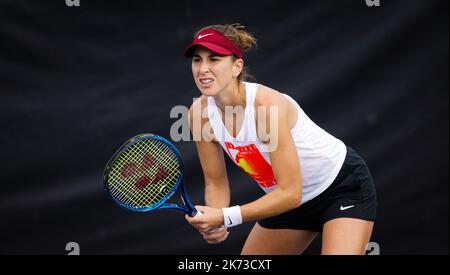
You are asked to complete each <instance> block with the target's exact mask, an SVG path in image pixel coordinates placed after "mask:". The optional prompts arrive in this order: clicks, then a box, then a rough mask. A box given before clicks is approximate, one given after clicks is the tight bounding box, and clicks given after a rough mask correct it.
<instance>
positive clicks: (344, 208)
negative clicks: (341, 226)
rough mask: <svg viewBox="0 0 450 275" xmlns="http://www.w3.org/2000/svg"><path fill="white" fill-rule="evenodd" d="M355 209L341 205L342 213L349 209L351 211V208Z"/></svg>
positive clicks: (351, 206)
mask: <svg viewBox="0 0 450 275" xmlns="http://www.w3.org/2000/svg"><path fill="white" fill-rule="evenodd" d="M353 207H355V206H354V205H350V206H342V205H341V211H344V210H347V209H350V208H353Z"/></svg>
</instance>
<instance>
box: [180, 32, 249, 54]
mask: <svg viewBox="0 0 450 275" xmlns="http://www.w3.org/2000/svg"><path fill="white" fill-rule="evenodd" d="M195 46H203V47H205V48H207V49H208V50H210V51H213V52H215V53H217V54H220V55H224V56H228V55H233V54H234V55H236V57H237V58H239V59H242V50H241V49H240V48H239V47H238V46H237V45H236V44H235V43H234V42H233V41H231V40H230V39H228V38H227V37H226V36H225V35H223V34H222V33H221V32H219V31H216V30H213V29H204V30H202V31H201V32H200V33H199V34H197V36H196V37H195V39H194V42H193V43H192V44H191V45H189V46H188V47H187V48H186V50H184V55H185V56H186V57H192V56H193V55H194V48H195Z"/></svg>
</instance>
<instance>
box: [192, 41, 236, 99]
mask: <svg viewBox="0 0 450 275" xmlns="http://www.w3.org/2000/svg"><path fill="white" fill-rule="evenodd" d="M242 64H243V61H242V60H241V59H238V60H235V58H233V56H221V55H218V54H216V53H214V52H212V51H209V50H207V49H206V48H203V47H198V49H197V50H196V51H195V52H194V57H193V58H192V74H193V76H194V80H195V84H197V87H198V89H199V90H200V92H201V93H202V94H203V95H205V96H215V95H217V94H218V93H219V92H221V91H222V90H224V89H225V88H227V87H229V85H230V84H231V83H233V80H235V79H237V77H238V76H239V74H240V73H241V71H242Z"/></svg>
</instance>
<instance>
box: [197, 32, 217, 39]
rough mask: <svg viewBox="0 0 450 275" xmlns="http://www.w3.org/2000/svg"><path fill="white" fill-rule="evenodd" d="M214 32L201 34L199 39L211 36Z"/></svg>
mask: <svg viewBox="0 0 450 275" xmlns="http://www.w3.org/2000/svg"><path fill="white" fill-rule="evenodd" d="M213 34H214V33H207V34H203V35H199V36H198V39H202V38H203V37H206V36H210V35H213Z"/></svg>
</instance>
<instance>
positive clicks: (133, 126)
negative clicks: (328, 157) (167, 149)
mask: <svg viewBox="0 0 450 275" xmlns="http://www.w3.org/2000/svg"><path fill="white" fill-rule="evenodd" d="M215 3H216V2H214V1H212V2H211V1H203V0H200V1H187V0H184V1H174V0H166V1H97V0H95V1H93V0H91V1H87V0H81V6H80V7H71V8H69V7H67V6H66V4H65V1H64V0H53V1H31V0H0V94H1V101H0V114H1V115H0V153H1V164H2V165H1V166H0V167H1V168H0V172H1V175H2V177H1V180H0V184H1V185H0V186H1V189H0V190H1V191H0V222H1V224H0V230H1V234H0V253H1V254H65V253H66V251H65V245H66V243H68V242H71V241H75V242H78V243H79V244H80V247H81V253H82V254H239V253H240V250H241V247H242V245H243V243H244V241H245V238H246V236H247V234H248V233H249V231H250V230H251V227H252V225H253V223H248V224H244V225H241V226H240V227H237V228H233V229H232V230H231V234H230V236H229V238H228V240H227V241H226V242H225V243H223V244H220V245H215V246H213V245H208V244H206V243H205V242H204V241H203V239H202V237H201V236H200V235H199V234H198V233H197V232H196V231H195V230H194V229H193V228H191V227H190V226H189V225H188V224H187V223H186V222H185V220H184V217H183V215H182V214H180V213H178V212H172V211H157V212H152V213H145V214H143V213H132V212H128V211H125V210H123V209H121V208H119V207H117V206H116V205H114V204H112V202H111V201H110V200H109V199H108V198H107V197H106V196H105V194H104V192H103V184H102V173H103V168H104V165H105V164H106V162H107V161H108V159H109V157H110V156H111V155H112V153H113V152H114V151H115V150H116V149H117V147H118V146H120V145H121V144H122V142H124V141H125V140H126V139H128V138H130V137H132V136H134V135H136V134H139V133H143V132H150V133H155V134H159V135H162V136H164V137H167V138H170V133H169V130H170V127H171V125H172V123H174V122H175V121H176V119H173V118H170V116H169V113H170V110H171V109H172V107H174V106H176V105H184V106H190V104H191V103H192V100H193V98H194V97H198V96H199V92H198V90H197V89H196V87H195V84H194V82H193V80H192V76H191V71H190V61H189V60H186V59H184V58H183V55H182V50H183V49H184V47H185V46H186V45H187V44H188V43H189V42H190V40H191V38H192V36H193V33H194V32H195V31H196V30H198V29H199V28H200V27H203V26H206V25H209V24H214V23H230V22H241V23H243V24H245V25H246V26H247V28H248V30H249V31H251V32H253V33H254V35H255V36H256V37H257V38H258V42H259V46H258V48H257V49H254V50H252V51H251V52H250V53H249V54H248V55H247V56H246V64H247V65H248V66H249V68H250V70H251V73H252V74H253V75H254V76H255V78H256V81H258V82H259V83H262V84H265V85H267V86H270V87H272V88H275V89H277V90H279V91H282V92H284V93H287V94H289V95H291V96H292V97H293V98H295V99H296V100H297V101H298V102H299V104H300V105H301V106H302V108H303V109H304V110H305V112H306V113H307V114H308V115H309V116H310V117H311V118H312V119H313V120H314V121H315V122H316V123H317V124H318V125H320V126H321V127H323V128H324V129H326V130H327V131H329V132H330V133H331V134H333V135H335V136H336V137H338V138H340V139H342V140H343V141H344V142H345V143H346V144H347V145H349V146H351V147H353V148H354V149H356V150H357V151H358V152H359V153H360V154H361V155H362V156H363V157H364V158H365V159H366V161H367V163H368V165H369V167H370V169H371V171H372V174H373V176H374V179H375V181H376V185H377V191H378V198H379V208H378V219H377V222H376V225H375V228H374V234H373V237H372V241H374V242H377V243H378V244H379V245H380V248H381V254H422V253H423V254H448V232H449V226H448V221H449V215H448V214H449V212H448V209H449V203H448V199H449V193H448V191H449V190H448V185H449V177H448V175H449V173H448V162H449V161H448V160H449V157H448V140H449V135H448V129H449V128H448V116H449V114H448V113H449V112H448V106H449V105H448V102H449V101H448V100H449V98H448V95H449V85H448V75H449V65H448V61H449V54H448V51H449V48H448V47H449V43H448V35H449V32H448V31H449V30H448V26H449V24H448V5H449V4H448V1H446V0H442V1H439V0H423V1H417V0H414V1H413V0H391V1H383V0H382V1H381V7H372V8H369V7H367V6H366V5H365V1H363V0H342V1H331V0H330V1H322V0H321V1H306V0H305V1H269V0H261V1H234V0H231V1H226V2H221V4H220V6H219V5H218V4H215ZM176 145H177V147H178V148H179V149H180V150H181V152H182V154H183V158H184V161H185V166H186V184H187V186H188V189H189V192H190V194H191V198H192V200H193V201H194V202H196V203H198V204H201V203H203V190H202V185H203V181H202V172H201V168H200V165H199V161H198V157H197V155H196V151H195V145H194V143H193V142H180V143H177V144H176ZM227 165H228V171H229V179H230V184H231V189H232V194H233V196H232V204H244V203H246V202H250V201H252V200H254V199H256V198H258V197H260V196H261V195H263V193H262V191H261V190H259V189H258V187H257V186H256V184H255V183H254V182H252V180H251V179H250V178H249V177H248V176H246V175H245V174H244V173H243V172H242V171H240V170H238V169H237V168H236V167H234V166H232V165H231V163H230V162H229V161H228V160H227ZM319 252H320V238H317V240H316V241H315V242H314V243H313V245H312V246H311V247H310V248H309V249H308V251H307V253H308V254H317V253H319Z"/></svg>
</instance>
